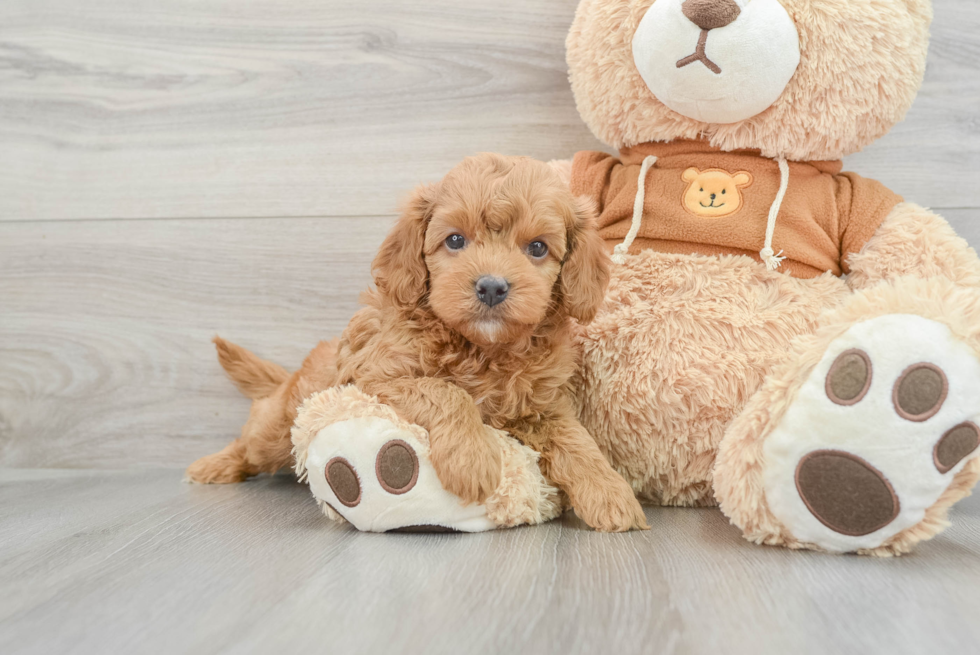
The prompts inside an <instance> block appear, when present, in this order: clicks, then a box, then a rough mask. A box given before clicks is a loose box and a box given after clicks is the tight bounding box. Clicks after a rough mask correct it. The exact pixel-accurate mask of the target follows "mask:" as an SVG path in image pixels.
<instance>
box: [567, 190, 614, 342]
mask: <svg viewBox="0 0 980 655" xmlns="http://www.w3.org/2000/svg"><path fill="white" fill-rule="evenodd" d="M595 223H596V212H595V207H594V205H593V204H592V202H590V201H589V200H587V199H584V198H580V199H577V201H576V208H575V217H574V220H573V225H572V226H571V228H570V229H569V230H568V252H567V253H566V255H565V263H564V264H563V265H562V268H561V279H560V281H559V284H560V285H561V301H562V304H563V305H564V307H565V311H567V312H568V315H569V316H571V317H572V318H574V319H576V320H577V321H578V322H579V323H582V324H586V323H590V322H591V321H592V319H593V318H595V315H596V312H598V311H599V307H600V306H601V305H602V300H603V298H604V297H605V295H606V287H607V286H608V284H609V266H610V259H609V255H608V253H607V252H606V248H605V244H604V243H603V241H602V238H601V237H600V236H599V233H598V232H597V231H596V229H595Z"/></svg>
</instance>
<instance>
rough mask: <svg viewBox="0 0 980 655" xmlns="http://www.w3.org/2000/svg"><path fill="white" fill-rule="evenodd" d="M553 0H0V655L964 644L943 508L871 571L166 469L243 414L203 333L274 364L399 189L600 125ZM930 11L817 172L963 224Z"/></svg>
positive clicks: (674, 528) (585, 145) (345, 282)
mask: <svg viewBox="0 0 980 655" xmlns="http://www.w3.org/2000/svg"><path fill="white" fill-rule="evenodd" d="M575 4H576V3H575V1H574V0H534V1H533V2H529V1H528V0H497V1H495V2H492V3H474V2H468V1H467V0H426V1H425V2H405V1H404V0H357V1H356V2H350V0H345V1H341V0H250V1H249V2H242V1H241V0H87V1H86V2H71V1H70V0H3V2H0V653H19V652H29V653H48V652H59V651H68V652H85V653H112V652H218V651H226V650H235V651H238V652H240V651H242V650H244V651H248V652H252V651H255V652H259V651H262V652H269V651H270V649H271V650H273V651H279V650H281V651H286V650H294V649H296V648H297V647H302V646H305V645H308V646H309V647H310V648H313V649H318V650H326V651H328V652H338V653H340V652H345V653H346V652H370V651H384V652H386V653H395V652H422V651H425V652H466V651H469V650H473V651H474V652H475V651H502V652H512V651H516V650H525V651H528V652H538V653H543V652H560V653H562V655H565V654H567V653H577V652H582V653H587V652H615V653H624V654H625V653H632V652H657V651H663V652H677V653H689V652H691V653H693V652H716V653H717V652H725V653H743V652H744V653H753V654H757V653H768V652H773V653H776V652H779V653H782V652H815V653H832V652H859V651H860V652H875V651H877V652H889V653H902V652H910V653H911V652H922V651H923V650H932V651H935V652H946V651H950V652H952V651H954V650H955V651H956V652H969V651H971V650H975V649H976V644H978V643H980V640H978V636H980V634H978V633H980V627H977V626H978V625H980V624H978V622H977V615H978V613H980V501H976V500H968V501H965V502H963V503H961V504H960V505H959V506H957V507H956V509H955V511H954V513H953V517H952V518H953V522H954V526H953V527H952V528H951V529H950V530H948V531H947V532H945V533H944V534H943V535H941V536H940V537H939V538H937V539H936V540H934V541H932V542H930V543H928V544H925V545H924V546H923V547H922V548H920V550H919V551H918V552H917V553H916V554H915V555H913V556H911V557H908V558H903V559H901V560H897V561H873V560H868V559H860V558H851V557H843V558H840V557H829V556H821V555H814V554H803V553H794V552H789V551H782V550H777V549H768V548H761V547H755V546H752V545H750V544H747V543H745V542H743V541H742V540H741V538H740V537H739V535H738V532H737V531H736V530H735V529H734V528H732V527H730V526H728V525H727V523H726V521H725V520H724V518H723V517H722V516H721V514H719V513H718V512H717V511H714V510H664V509H653V508H651V509H649V510H648V515H649V518H650V521H651V524H652V525H653V526H654V530H653V531H651V532H649V533H644V534H631V535H618V536H608V535H605V536H604V535H596V534H593V533H590V532H587V531H585V530H583V529H582V527H583V526H582V525H581V524H580V523H578V522H577V521H576V520H575V519H574V517H566V518H565V519H564V520H563V521H561V522H556V523H554V524H551V525H548V526H544V527H540V528H535V529H521V530H514V531H510V532H501V533H494V534H484V535H476V536H432V535H430V536H412V535H400V536H377V535H362V534H356V533H353V532H350V531H348V530H344V529H339V528H337V527H334V526H332V525H330V524H328V523H327V522H326V521H325V520H324V519H322V517H320V515H319V514H318V513H317V510H316V507H315V506H314V504H313V502H312V501H311V500H310V498H309V497H308V496H307V492H306V491H305V490H304V489H303V488H302V487H300V486H298V485H296V484H295V483H293V482H290V481H289V480H288V479H284V478H272V479H269V478H267V479H263V480H259V481H256V482H254V483H249V484H247V485H242V486H239V487H234V488H199V487H193V486H189V485H184V484H181V483H180V481H179V480H180V470H181V469H182V468H183V467H184V466H185V465H186V464H187V463H189V462H190V461H192V460H193V459H194V458H196V457H198V456H200V455H202V454H205V453H208V452H210V451H213V450H215V449H217V448H219V447H220V446H221V445H223V444H224V443H225V442H226V441H227V440H228V439H230V438H231V437H233V436H234V435H235V434H236V432H237V430H238V428H239V426H240V425H241V422H242V420H243V418H244V416H245V413H246V411H247V402H246V401H245V400H244V399H242V398H241V397H239V396H238V395H237V394H236V392H235V391H234V389H233V388H232V387H231V385H230V384H229V383H228V382H227V381H226V380H225V379H224V377H223V376H222V374H221V372H220V370H219V368H218V366H217V364H216V363H215V361H214V356H213V352H212V349H211V346H210V343H209V339H210V338H211V336H213V335H214V334H216V333H220V334H222V335H223V336H225V337H227V338H229V339H232V340H234V341H237V342H239V343H242V344H243V345H245V346H247V347H249V348H252V349H254V350H256V351H257V352H259V353H260V354H262V355H264V356H267V357H270V358H273V359H276V360H277V361H280V362H281V363H282V364H284V365H286V366H295V365H297V364H298V363H299V361H300V360H301V358H302V356H303V355H304V354H305V353H306V352H307V351H308V350H309V348H310V347H311V346H312V345H313V344H314V343H315V342H316V341H317V340H318V339H320V338H323V337H327V336H331V335H335V334H337V333H339V331H340V330H341V329H342V328H343V326H344V325H345V323H346V321H347V319H348V318H349V316H350V315H351V314H352V313H353V312H354V310H355V308H356V306H357V296H358V294H359V292H360V291H361V290H362V289H364V288H365V287H366V286H367V284H368V282H369V275H368V263H369V261H370V259H371V257H372V255H373V253H374V251H375V249H376V248H377V246H378V244H379V243H380V241H381V239H382V237H383V235H384V232H385V231H386V230H387V228H388V226H389V225H390V224H391V222H392V220H393V217H394V215H395V212H396V207H397V204H398V201H399V199H400V198H401V197H402V196H403V195H404V194H405V192H407V191H408V190H409V189H410V188H411V187H412V186H414V185H415V184H417V183H418V182H420V181H428V180H434V179H437V178H438V177H439V176H441V174H442V173H444V172H445V171H446V170H447V169H448V168H450V167H451V166H452V165H453V164H454V163H455V162H456V161H458V160H459V159H460V158H462V157H464V156H466V155H468V154H472V153H474V152H478V151H481V150H496V151H501V152H505V153H511V154H526V155H531V156H535V157H538V158H542V159H550V158H561V157H568V156H570V155H571V154H573V153H574V152H575V151H577V150H582V149H589V148H601V147H602V146H601V144H599V143H598V142H597V141H596V140H595V139H594V138H593V137H592V136H591V135H590V134H589V132H588V131H587V129H586V128H585V127H584V125H583V124H582V121H581V119H580V118H579V117H578V114H577V113H576V111H575V107H574V103H573V100H572V96H571V93H570V91H569V88H568V81H567V74H566V67H565V64H564V53H563V50H564V38H565V33H566V31H567V29H568V25H569V24H570V22H571V18H572V14H573V12H574V9H575ZM935 11H936V22H935V24H934V26H933V29H932V34H933V46H932V51H931V54H930V62H929V67H928V70H927V74H926V82H925V85H924V87H923V90H922V93H921V95H920V97H919V99H918V100H917V103H916V105H915V107H914V108H913V109H912V111H911V112H910V113H909V116H908V118H907V120H906V121H905V122H904V123H903V124H902V125H900V126H899V127H897V128H896V129H895V130H894V131H893V132H892V133H891V134H890V135H888V136H887V137H885V138H884V139H882V140H881V141H880V142H879V143H877V144H874V145H873V146H871V147H870V148H868V149H867V150H866V151H865V152H863V153H861V154H859V155H856V156H853V157H850V158H849V159H848V160H847V161H846V162H845V164H846V166H847V168H849V169H852V170H856V171H858V172H860V173H862V174H863V175H866V176H869V177H875V178H878V179H880V180H882V181H883V182H885V183H886V184H887V185H889V186H890V187H891V188H892V189H894V190H895V191H897V192H899V193H901V194H903V195H904V196H905V197H906V198H907V199H909V200H914V201H916V202H919V203H921V204H923V205H927V206H931V207H933V208H935V209H936V210H937V211H939V212H940V213H942V214H943V215H944V216H946V217H947V218H948V219H949V220H950V222H951V223H953V225H954V227H956V229H957V230H958V231H959V232H960V233H961V234H963V235H964V236H966V237H967V238H968V239H969V240H970V242H971V243H972V244H973V245H974V246H980V184H977V182H976V180H977V176H978V173H980V3H977V2H975V0H935ZM927 647H928V648H927Z"/></svg>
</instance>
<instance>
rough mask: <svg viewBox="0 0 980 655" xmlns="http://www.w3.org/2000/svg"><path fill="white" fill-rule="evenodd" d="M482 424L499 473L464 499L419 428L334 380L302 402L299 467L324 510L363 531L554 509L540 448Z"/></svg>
mask: <svg viewBox="0 0 980 655" xmlns="http://www.w3.org/2000/svg"><path fill="white" fill-rule="evenodd" d="M486 429H487V431H488V437H489V438H492V439H496V440H498V441H499V443H500V446H501V452H502V457H501V460H502V464H501V468H502V470H501V481H500V483H499V484H498V486H497V488H496V490H495V491H494V493H493V494H492V495H491V496H490V497H489V498H487V500H486V501H485V502H483V503H481V504H476V503H473V504H469V505H464V504H463V502H462V501H461V500H460V498H459V497H458V496H455V495H453V494H452V493H450V492H448V491H446V490H445V489H444V488H443V485H442V483H441V482H440V480H439V477H438V475H437V474H436V471H435V469H434V468H433V466H432V463H431V460H430V457H429V453H430V451H429V436H428V433H427V432H426V431H425V430H424V429H423V428H421V427H419V426H417V425H413V424H410V423H407V422H405V421H403V420H401V419H400V418H399V417H398V416H397V415H396V414H395V412H394V410H392V409H391V408H390V407H388V406H387V405H384V404H382V403H380V402H378V401H377V399H376V398H374V397H372V396H368V395H366V394H364V393H362V392H360V391H359V390H357V389H356V388H355V387H353V386H348V387H336V388H332V389H328V390H326V391H323V392H320V393H318V394H315V395H313V396H311V397H310V398H308V399H307V400H306V401H305V402H304V404H303V406H302V407H301V408H300V410H299V414H298V415H297V418H296V422H295V424H294V426H293V430H292V440H293V445H294V454H295V456H296V472H297V474H298V475H299V476H300V477H301V479H306V480H307V481H308V482H309V484H310V490H311V491H312V492H313V496H314V497H315V498H316V499H317V501H318V502H319V503H320V505H321V508H322V509H323V511H324V513H325V514H326V515H327V516H328V517H329V518H331V519H335V520H339V519H343V520H346V521H348V522H350V523H351V524H353V525H354V526H355V527H356V528H358V529H359V530H363V531H367V532H387V531H392V530H398V531H410V532H414V531H459V532H479V531H483V530H491V529H494V528H498V527H511V526H514V525H521V524H527V523H540V522H542V521H547V520H550V519H552V518H554V517H556V516H557V515H558V514H559V513H560V511H561V506H560V503H559V500H558V491H557V489H555V487H553V486H552V485H551V484H549V483H548V482H547V481H546V480H545V478H544V476H542V474H541V472H540V470H539V468H538V454H537V453H536V452H534V451H532V450H531V449H530V448H527V447H526V446H524V445H522V444H520V443H519V442H517V441H516V440H514V439H512V438H510V437H509V436H507V435H506V434H504V433H502V432H500V431H498V430H493V429H492V428H490V427H487V428H486Z"/></svg>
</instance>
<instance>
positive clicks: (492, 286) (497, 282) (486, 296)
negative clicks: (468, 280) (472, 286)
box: [476, 275, 510, 307]
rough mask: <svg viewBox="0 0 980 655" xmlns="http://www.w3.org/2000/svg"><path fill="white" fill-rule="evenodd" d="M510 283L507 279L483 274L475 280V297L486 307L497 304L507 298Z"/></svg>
mask: <svg viewBox="0 0 980 655" xmlns="http://www.w3.org/2000/svg"><path fill="white" fill-rule="evenodd" d="M508 292H510V285H509V284H508V283H507V280H505V279H503V278H500V277H493V276H491V275H484V276H483V277H481V278H480V279H479V280H477V281H476V297H477V298H479V299H480V302H482V303H483V304H484V305H486V306H487V307H493V306H494V305H499V304H500V303H502V302H503V301H505V300H507V294H508Z"/></svg>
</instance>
